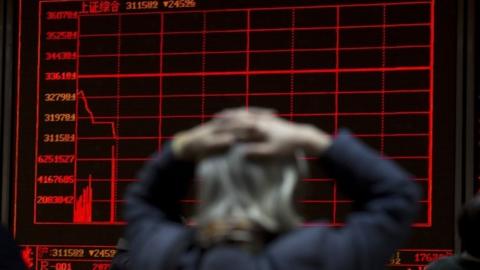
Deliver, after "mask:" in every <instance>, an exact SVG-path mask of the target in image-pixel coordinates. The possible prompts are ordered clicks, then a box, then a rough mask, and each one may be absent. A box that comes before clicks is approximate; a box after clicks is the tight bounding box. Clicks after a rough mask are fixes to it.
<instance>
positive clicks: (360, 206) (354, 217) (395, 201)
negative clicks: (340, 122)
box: [251, 118, 419, 270]
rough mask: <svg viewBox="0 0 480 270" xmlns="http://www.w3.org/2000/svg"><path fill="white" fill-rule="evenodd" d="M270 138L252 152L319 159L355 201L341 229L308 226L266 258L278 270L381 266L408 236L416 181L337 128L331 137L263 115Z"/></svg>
mask: <svg viewBox="0 0 480 270" xmlns="http://www.w3.org/2000/svg"><path fill="white" fill-rule="evenodd" d="M260 126H263V127H264V128H260V129H261V130H262V131H263V132H265V133H266V134H267V135H266V136H267V137H269V138H270V140H266V141H265V142H261V143H259V144H257V145H252V150H251V151H252V155H257V156H259V157H262V156H268V155H275V154H282V153H286V152H288V151H292V149H296V148H299V147H300V148H302V149H303V150H304V152H306V153H307V154H309V155H311V156H312V155H313V156H318V157H320V158H319V160H320V161H319V162H321V163H322V165H323V167H324V168H325V169H326V170H327V172H328V173H329V174H330V176H331V177H333V178H335V179H336V181H337V184H338V185H339V187H340V189H341V190H342V191H344V192H345V193H347V195H349V196H350V197H351V198H352V199H353V201H354V204H353V208H354V210H353V212H352V213H351V214H350V215H349V216H348V217H347V220H346V223H345V224H344V225H343V227H342V228H338V229H336V228H328V227H320V228H309V229H302V230H298V231H295V232H293V233H290V234H287V235H286V236H284V237H281V238H280V239H279V240H278V241H275V242H274V243H272V245H271V246H270V247H269V248H268V249H267V251H266V253H265V254H266V256H267V257H268V258H269V260H270V261H271V263H272V264H273V265H274V267H276V268H277V269H285V270H287V269H291V268H292V267H296V268H297V269H366V270H374V269H383V268H384V265H385V264H386V263H387V261H388V258H389V257H390V256H391V254H392V253H393V251H394V249H395V248H398V247H399V244H400V243H401V242H402V241H405V240H406V238H407V236H408V231H409V227H410V224H411V222H412V221H413V219H414V216H415V214H416V212H417V210H418V205H417V204H418V200H419V191H418V187H417V185H416V184H415V183H414V182H413V181H412V179H411V177H410V176H409V175H408V174H407V173H405V171H404V170H403V169H401V168H400V167H399V166H397V165H396V164H395V163H394V162H392V161H390V160H387V159H383V158H382V157H381V156H380V155H379V154H378V153H376V152H375V151H374V150H372V149H370V148H369V147H367V146H365V145H364V144H363V143H361V142H360V141H358V140H356V139H354V138H353V137H352V136H351V135H350V134H349V133H348V132H346V131H343V132H341V133H340V134H339V135H338V136H336V138H335V139H334V140H331V139H330V136H328V135H326V134H325V133H324V132H322V131H321V130H318V129H316V128H315V127H313V126H308V125H302V124H294V123H291V122H287V121H285V120H282V119H278V118H270V119H268V118H266V119H265V120H264V121H263V123H262V124H261V125H260Z"/></svg>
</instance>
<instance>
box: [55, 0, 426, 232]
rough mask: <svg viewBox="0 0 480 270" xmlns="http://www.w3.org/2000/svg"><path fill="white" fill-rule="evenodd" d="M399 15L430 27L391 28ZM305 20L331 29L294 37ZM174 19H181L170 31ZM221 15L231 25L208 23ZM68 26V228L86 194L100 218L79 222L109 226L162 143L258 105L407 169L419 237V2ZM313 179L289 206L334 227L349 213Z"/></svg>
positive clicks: (95, 19) (422, 172) (422, 123)
mask: <svg viewBox="0 0 480 270" xmlns="http://www.w3.org/2000/svg"><path fill="white" fill-rule="evenodd" d="M399 7H401V8H405V7H407V8H408V7H412V8H414V10H415V8H416V9H418V8H420V9H421V10H423V11H424V12H425V13H428V12H430V13H431V15H430V14H427V15H425V14H423V13H418V14H414V15H412V16H410V18H409V20H411V21H401V20H400V21H398V18H396V17H395V14H396V12H398V10H397V8H399ZM358 8H361V9H363V11H366V12H367V13H366V14H370V15H372V14H373V15H372V16H371V17H373V18H374V19H370V18H367V17H366V15H361V13H360V12H357V13H355V14H356V15H354V16H353V21H348V20H349V19H351V18H352V16H347V14H352V10H353V11H355V9H358ZM278 12H280V13H278ZM281 12H283V13H281ZM309 12H310V13H309ZM316 12H320V13H322V12H323V13H325V14H327V15H328V14H329V15H330V17H328V16H326V17H325V18H331V20H330V21H328V22H325V24H326V25H321V24H322V23H318V25H306V24H309V23H311V22H316V21H317V19H318V18H317V17H312V16H313V15H311V14H315V13H316ZM323 13H322V14H323ZM278 14H281V15H282V20H275V16H278ZM309 14H310V15H309ZM284 15H285V16H284ZM370 15H369V16H370ZM416 15H418V16H416ZM178 16H187V17H188V18H193V19H191V21H188V20H186V21H184V22H185V23H183V24H182V27H178V26H176V23H177V22H178V21H181V18H185V17H178ZM355 16H356V17H355ZM225 17H231V18H233V19H230V20H229V21H226V23H225V24H223V25H220V24H214V23H212V22H213V21H215V20H216V19H218V18H221V20H225ZM235 18H236V19H235ZM271 18H272V19H271ZM101 20H104V21H103V22H104V23H103V26H102V24H101V23H100V22H101ZM142 20H145V21H146V22H147V23H142ZM395 20H397V21H395ZM285 21H286V22H285ZM77 22H78V23H77V25H78V35H77V39H76V42H77V46H76V51H77V61H76V71H77V72H76V75H77V76H76V81H75V82H76V84H77V86H76V89H77V92H76V97H77V99H76V101H75V103H76V110H75V113H76V120H75V135H76V136H75V149H76V150H75V173H74V174H75V188H74V189H75V190H74V195H75V203H74V206H75V207H74V212H75V213H74V219H73V222H74V223H75V222H81V221H79V220H82V217H83V216H88V215H86V214H82V213H83V212H82V211H80V210H78V211H80V212H79V214H77V208H78V209H88V208H85V207H83V206H84V203H85V198H88V196H91V197H90V199H91V200H90V202H91V203H90V205H92V206H91V207H93V209H97V210H98V211H96V212H101V213H103V214H102V215H98V216H93V217H91V219H90V220H88V219H87V220H88V222H83V223H90V224H98V223H100V224H121V223H122V221H121V219H120V218H119V217H117V209H118V208H119V207H120V206H121V204H122V203H123V201H122V199H121V198H119V197H118V196H117V193H119V194H120V193H121V192H123V191H124V189H125V186H126V184H128V183H130V182H133V181H135V179H136V177H135V172H136V171H137V170H138V169H139V168H140V167H141V164H142V163H143V162H145V161H147V160H149V154H150V153H152V152H154V151H155V150H157V149H159V148H160V146H161V144H162V143H163V142H165V141H167V140H169V139H171V138H172V136H173V135H174V134H175V133H176V132H178V131H180V130H182V129H185V128H188V127H191V126H193V125H195V124H199V123H201V122H203V121H205V120H208V119H209V118H211V117H213V115H214V113H215V112H217V111H218V110H221V109H223V108H226V107H232V106H247V107H248V106H266V107H274V108H275V109H276V110H277V112H278V115H279V116H281V117H285V118H289V119H291V120H294V121H300V122H306V123H311V124H315V125H317V126H319V127H321V128H323V129H325V130H327V131H328V132H330V133H332V134H335V133H337V131H338V130H339V129H340V128H341V127H343V126H347V127H349V128H350V129H351V130H352V132H353V133H354V134H355V136H357V137H360V138H363V139H364V140H366V141H367V143H369V144H371V145H372V146H374V147H376V148H377V149H378V150H379V151H380V152H382V154H385V155H388V156H389V158H391V159H394V160H396V161H399V162H400V163H402V164H404V165H405V166H407V169H410V170H411V172H412V173H413V174H414V175H415V176H416V179H417V181H418V182H420V183H422V185H423V186H424V187H425V189H426V190H427V191H428V192H427V194H426V195H425V196H424V198H422V200H421V203H422V204H423V205H425V212H424V213H423V216H422V218H421V219H420V220H419V222H418V223H417V226H430V225H431V208H432V206H431V186H432V182H431V181H432V180H431V168H430V167H431V153H432V152H431V139H432V132H433V131H432V128H431V121H432V117H433V115H432V106H433V104H432V100H431V98H432V96H433V83H432V77H433V73H432V71H433V59H432V58H431V53H432V52H433V38H432V36H433V31H432V29H433V4H432V2H430V1H421V2H403V3H393V2H385V3H379V4H349V5H315V6H308V7H307V6H306V7H282V8H248V9H232V10H230V9H229V10H205V11H198V10H195V11H181V12H139V13H135V12H130V13H119V14H87V13H85V14H81V15H80V17H79V18H78V21H77ZM224 22H225V21H224ZM230 24H231V25H230ZM314 24H315V23H314ZM109 25H110V26H111V27H110V26H109ZM219 25H220V26H219ZM94 26H95V27H94ZM113 26H114V27H113ZM218 27H220V28H218ZM365 31H366V32H365ZM405 33H407V34H405ZM425 33H426V34H427V35H428V36H430V38H416V39H412V38H409V35H413V36H423V35H424V34H425ZM364 35H366V37H364ZM264 36H265V37H269V38H265V39H264ZM352 37H354V38H352ZM369 37H370V39H371V40H374V41H372V42H365V43H362V41H363V40H369ZM132 39H134V41H135V42H132ZM229 40H235V41H236V42H230V43H229V42H228V41H229ZM318 40H324V42H325V43H318ZM356 40H359V41H358V42H360V43H358V42H357V41H356ZM356 42H357V43H356ZM93 44H95V46H93ZM135 44H142V46H138V45H135ZM277 44H279V45H277ZM425 54H426V55H427V56H430V57H426V58H423V55H425ZM422 59H426V60H425V61H424V60H422ZM362 81H363V82H365V81H366V82H367V83H366V85H362ZM404 81H411V82H416V81H420V82H422V83H413V84H405V83H404ZM424 82H426V83H424ZM395 104H400V106H396V105H395ZM411 104H413V105H411ZM429 123H430V124H429ZM413 140H417V141H420V142H421V143H420V144H419V143H415V142H414V141H413ZM397 145H398V146H397ZM410 148H411V149H419V150H418V151H416V150H412V151H407V150H406V149H410ZM315 179H317V180H315ZM325 179H326V178H324V177H323V176H322V175H320V174H319V173H318V172H313V175H312V177H311V178H310V179H309V180H305V181H303V183H302V184H304V185H314V186H313V187H314V188H313V189H312V190H316V191H319V192H318V194H308V195H307V197H306V198H302V199H301V200H300V202H301V203H302V204H304V205H306V206H307V207H311V208H312V209H314V210H311V211H310V212H312V211H316V212H318V213H320V215H319V216H315V218H328V219H330V222H331V223H332V224H333V225H340V224H342V223H343V217H344V213H345V211H346V208H348V205H349V203H350V201H349V200H346V199H344V198H342V197H341V195H340V194H338V193H337V187H336V184H335V182H334V181H332V180H326V181H325ZM85 184H88V188H87V189H86V187H85ZM309 187H310V186H309ZM322 190H323V192H322ZM325 190H327V191H328V192H325ZM77 191H81V192H78V193H77ZM327 193H328V194H327ZM184 202H189V204H192V202H195V200H194V199H193V198H186V200H185V201H184ZM77 205H78V206H77ZM83 211H87V210H83ZM102 211H103V212H102ZM307 212H308V211H307ZM77 216H78V217H77ZM58 222H62V221H60V220H59V221H58ZM63 222H65V223H69V222H71V221H68V220H64V221H63Z"/></svg>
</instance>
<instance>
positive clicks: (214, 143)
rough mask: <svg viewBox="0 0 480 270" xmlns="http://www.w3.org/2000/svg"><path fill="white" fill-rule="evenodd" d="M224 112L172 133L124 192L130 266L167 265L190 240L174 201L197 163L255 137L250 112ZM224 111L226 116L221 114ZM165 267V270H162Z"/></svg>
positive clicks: (153, 267) (157, 267)
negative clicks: (229, 116) (174, 133)
mask: <svg viewBox="0 0 480 270" xmlns="http://www.w3.org/2000/svg"><path fill="white" fill-rule="evenodd" d="M232 113H233V112H232V111H227V112H224V113H222V114H220V115H218V117H217V118H216V119H214V120H211V121H209V122H207V123H205V124H203V125H200V126H197V127H194V128H192V129H190V130H188V131H184V132H181V133H179V134H177V135H176V136H175V138H174V140H173V142H171V143H168V144H166V145H164V147H163V149H162V152H161V153H157V154H155V155H154V156H153V157H152V159H151V160H150V161H149V162H147V163H146V165H145V166H144V168H143V169H142V170H141V172H140V173H139V181H138V182H137V183H135V184H132V185H131V186H130V187H129V190H128V191H127V194H126V201H127V202H126V207H125V218H126V221H127V223H128V226H127V231H126V238H127V240H128V243H129V246H130V255H131V257H132V265H134V266H135V268H138V269H145V270H148V269H168V267H170V266H171V264H174V263H175V258H176V255H177V254H178V252H180V251H181V250H182V249H183V248H184V247H185V245H186V244H188V243H189V241H188V240H189V239H190V233H191V232H190V230H189V229H188V228H187V227H185V226H183V225H182V224H181V223H180V222H181V217H180V214H181V213H180V212H181V211H180V208H181V205H180V203H179V200H181V199H182V198H183V196H185V194H186V191H187V190H188V185H189V182H190V180H192V179H193V177H194V171H195V164H196V161H197V160H199V159H201V158H202V157H204V156H207V155H209V154H212V153H215V152H217V151H222V150H224V149H225V148H228V147H229V146H230V145H232V144H233V143H235V141H238V140H250V139H254V138H255V136H256V134H255V132H254V131H253V130H252V125H251V123H252V119H253V117H254V114H252V113H239V112H235V114H236V115H237V114H239V115H240V114H241V115H242V116H241V117H239V118H238V119H236V120H238V121H230V120H228V119H227V116H228V115H230V114H232ZM223 115H225V117H224V116H223ZM162 267H165V268H162Z"/></svg>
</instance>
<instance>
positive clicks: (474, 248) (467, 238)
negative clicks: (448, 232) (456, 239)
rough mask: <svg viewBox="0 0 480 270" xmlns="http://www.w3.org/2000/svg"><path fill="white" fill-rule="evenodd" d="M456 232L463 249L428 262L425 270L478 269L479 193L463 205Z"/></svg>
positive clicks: (479, 234) (479, 257)
mask: <svg viewBox="0 0 480 270" xmlns="http://www.w3.org/2000/svg"><path fill="white" fill-rule="evenodd" d="M458 233H459V235H460V239H461V241H462V245H463V248H464V251H463V252H462V253H461V254H458V255H454V256H448V257H444V258H441V259H439V260H438V261H435V262H433V263H431V264H429V265H428V266H427V267H426V269H427V270H446V269H448V270H470V269H476V270H478V269H480V193H479V194H477V195H476V196H475V197H474V198H473V199H472V200H471V201H469V202H468V203H467V204H466V205H465V206H464V207H463V209H462V212H461V213H460V216H459V218H458Z"/></svg>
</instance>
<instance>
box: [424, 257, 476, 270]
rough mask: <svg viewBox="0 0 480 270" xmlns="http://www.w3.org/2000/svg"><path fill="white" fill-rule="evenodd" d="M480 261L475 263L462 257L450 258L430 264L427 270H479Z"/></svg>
mask: <svg viewBox="0 0 480 270" xmlns="http://www.w3.org/2000/svg"><path fill="white" fill-rule="evenodd" d="M478 269H480V260H478V261H475V260H471V259H468V258H465V257H463V256H461V255H456V256H449V257H445V258H441V259H440V260H438V261H436V262H433V263H431V264H429V265H428V266H427V268H426V270H478Z"/></svg>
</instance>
